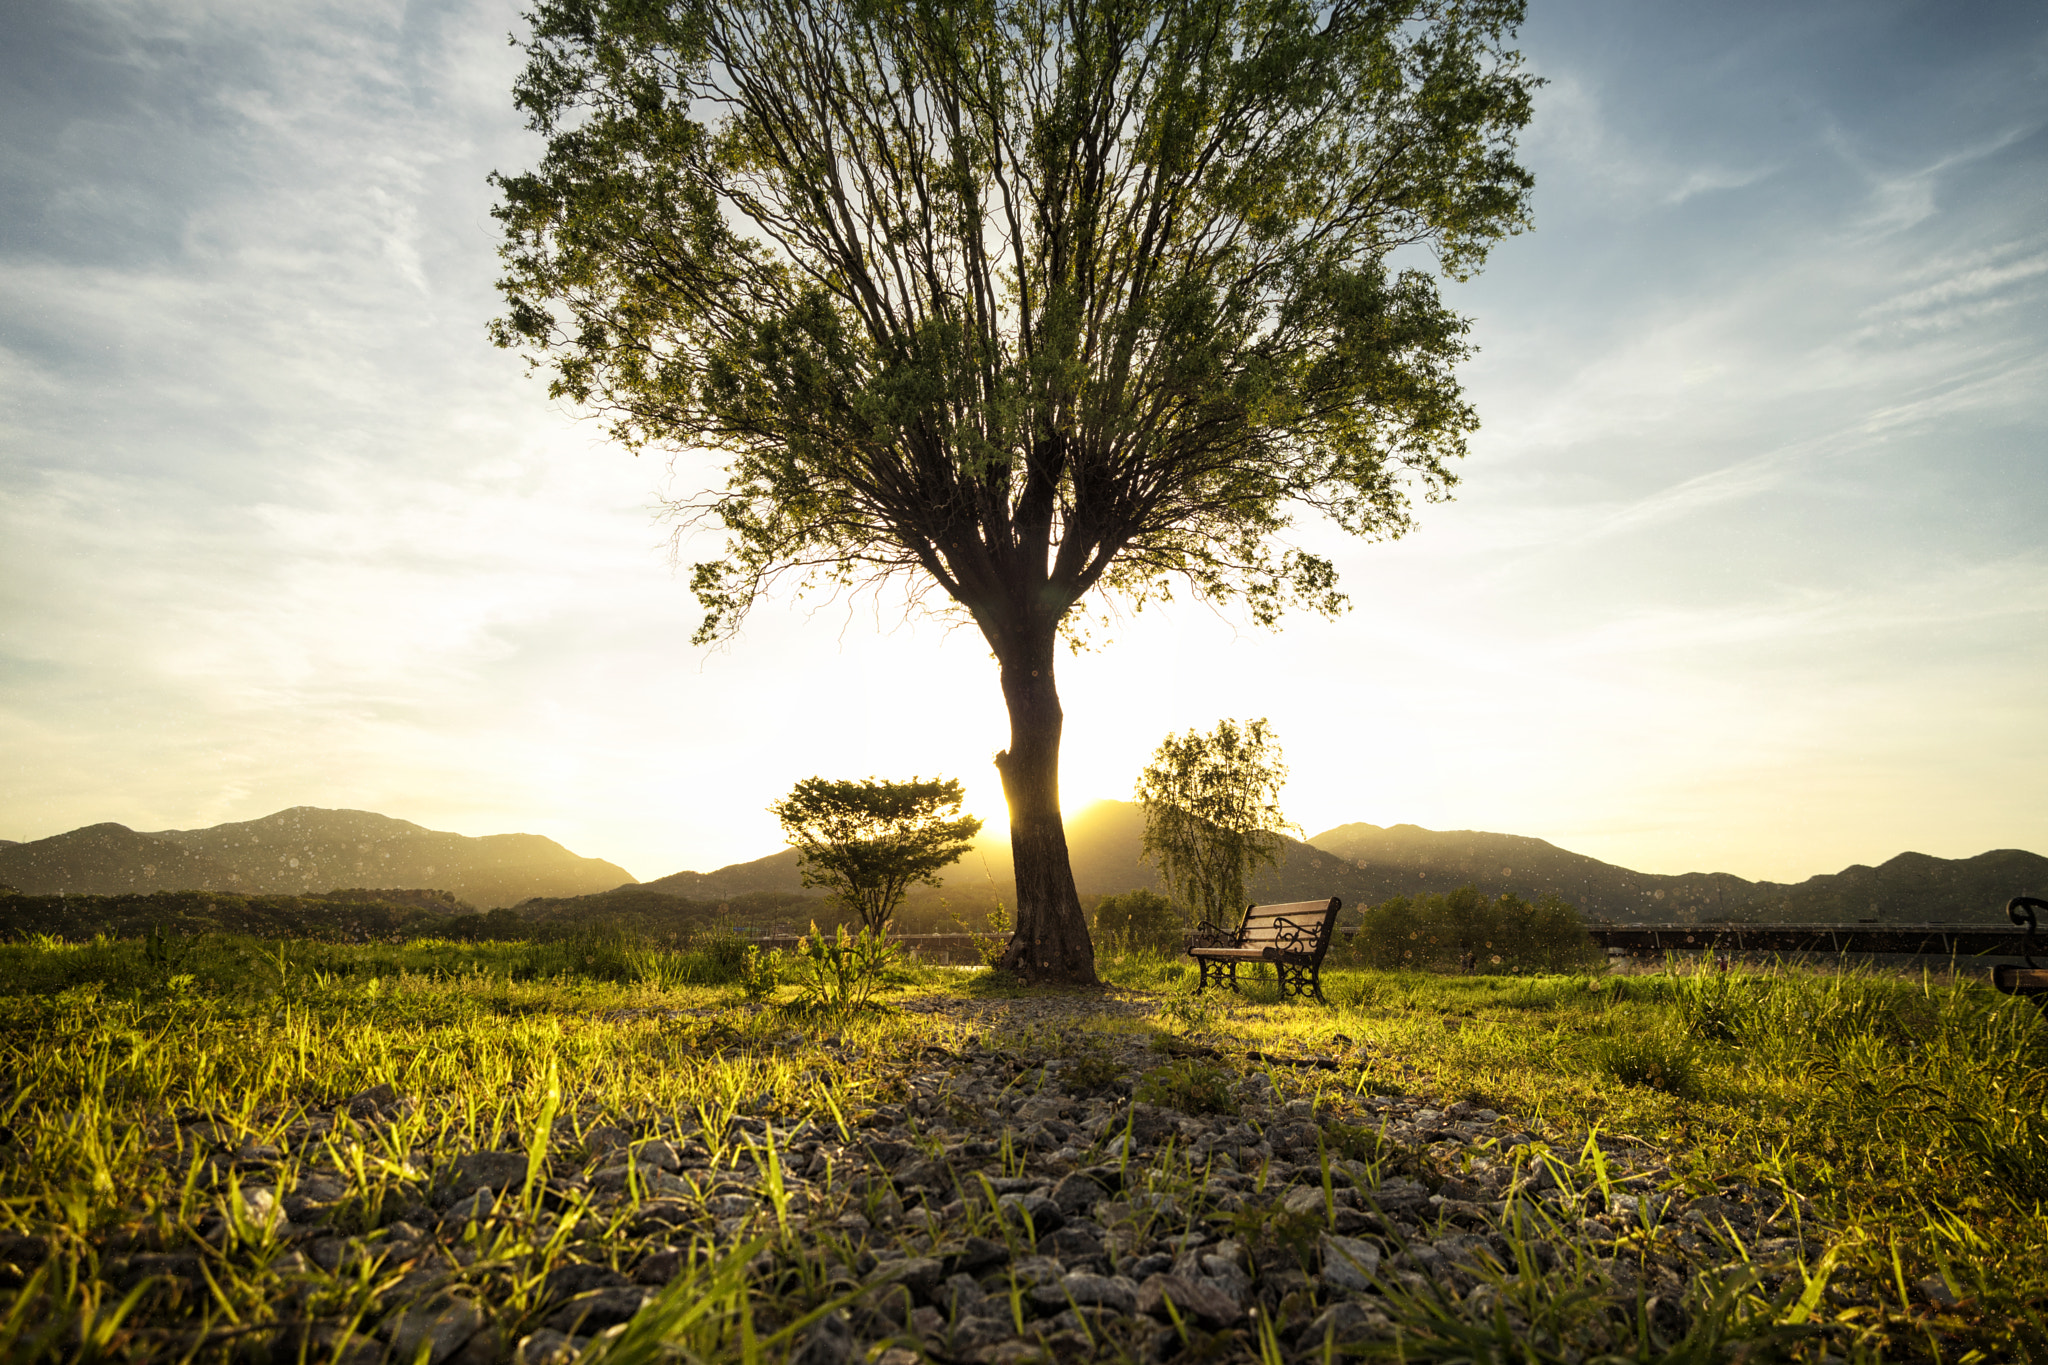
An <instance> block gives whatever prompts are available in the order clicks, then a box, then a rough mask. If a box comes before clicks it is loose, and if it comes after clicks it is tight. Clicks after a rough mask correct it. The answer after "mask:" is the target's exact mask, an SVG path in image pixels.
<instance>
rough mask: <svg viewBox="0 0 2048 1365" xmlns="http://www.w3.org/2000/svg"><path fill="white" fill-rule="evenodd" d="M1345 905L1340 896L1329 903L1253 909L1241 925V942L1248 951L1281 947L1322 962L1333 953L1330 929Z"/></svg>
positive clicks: (1239, 927)
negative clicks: (1326, 954) (1273, 946)
mask: <svg viewBox="0 0 2048 1365" xmlns="http://www.w3.org/2000/svg"><path fill="white" fill-rule="evenodd" d="M1343 906H1344V902H1343V901H1342V900H1340V899H1339V898H1337V897H1336V896H1332V897H1330V899H1328V900H1326V901H1290V902H1289V903H1287V904H1286V905H1254V906H1249V907H1247V908H1246V910H1245V912H1244V923H1243V924H1241V925H1239V926H1238V930H1237V941H1238V943H1239V945H1240V946H1242V947H1246V948H1264V947H1267V946H1268V945H1273V944H1277V945H1280V946H1282V947H1286V948H1289V949H1290V950H1292V951H1294V952H1301V953H1308V954H1310V955H1312V956H1313V957H1314V958H1315V960H1316V961H1317V962H1321V961H1322V960H1323V954H1324V953H1325V952H1327V951H1329V947H1330V930H1331V928H1332V927H1333V926H1334V925H1335V924H1336V923H1337V912H1338V911H1339V910H1340V909H1342V908H1343Z"/></svg>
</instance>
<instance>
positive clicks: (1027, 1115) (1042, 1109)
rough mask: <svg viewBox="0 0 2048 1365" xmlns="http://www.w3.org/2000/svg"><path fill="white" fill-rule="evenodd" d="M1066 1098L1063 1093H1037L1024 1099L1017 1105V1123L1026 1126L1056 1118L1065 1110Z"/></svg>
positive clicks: (1064, 1112)
mask: <svg viewBox="0 0 2048 1365" xmlns="http://www.w3.org/2000/svg"><path fill="white" fill-rule="evenodd" d="M1067 1107H1068V1105H1067V1100H1066V1097H1065V1096H1063V1095H1038V1096H1035V1097H1033V1098H1031V1099H1028V1100H1026V1101H1024V1103H1023V1104H1021V1105H1019V1106H1018V1107H1017V1124H1018V1126H1019V1127H1025V1128H1028V1127H1030V1126H1031V1125H1032V1124H1034V1123H1044V1122H1045V1121H1046V1120H1047V1119H1057V1118H1060V1117H1062V1116H1064V1115H1065V1114H1066V1112H1067Z"/></svg>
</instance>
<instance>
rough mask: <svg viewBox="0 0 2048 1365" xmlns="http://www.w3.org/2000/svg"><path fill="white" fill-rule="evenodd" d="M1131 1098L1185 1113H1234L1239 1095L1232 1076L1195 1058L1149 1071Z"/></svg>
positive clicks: (1139, 1082)
mask: <svg viewBox="0 0 2048 1365" xmlns="http://www.w3.org/2000/svg"><path fill="white" fill-rule="evenodd" d="M1132 1098H1133V1099H1138V1100H1143V1101H1144V1102H1145V1103H1146V1104H1156V1105H1159V1106H1161V1107H1162V1108H1166V1109H1178V1110H1180V1112H1181V1113H1183V1114H1235V1113H1236V1112H1237V1095H1236V1093H1235V1092H1234V1091H1233V1090H1232V1089H1231V1076H1230V1073H1228V1072H1226V1071H1224V1070H1222V1069H1220V1068H1218V1067H1214V1066H1210V1065H1207V1064H1206V1063H1203V1062H1198V1061H1195V1060H1193V1059H1192V1058H1190V1059H1187V1060H1183V1061H1178V1062H1170V1063H1168V1064H1167V1065H1165V1066H1162V1067H1159V1068H1157V1069H1155V1070H1152V1071H1148V1072H1146V1073H1145V1075H1144V1076H1143V1077H1142V1078H1141V1079H1140V1080H1139V1081H1138V1085H1137V1089H1136V1090H1134V1091H1133V1092H1132Z"/></svg>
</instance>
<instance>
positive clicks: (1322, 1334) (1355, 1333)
mask: <svg viewBox="0 0 2048 1365" xmlns="http://www.w3.org/2000/svg"><path fill="white" fill-rule="evenodd" d="M1393 1333H1394V1329H1393V1324H1392V1323H1390V1322H1388V1321H1387V1317H1386V1314H1384V1313H1381V1312H1379V1311H1377V1310H1376V1309H1372V1308H1368V1307H1366V1306H1365V1305H1364V1304H1362V1303H1357V1302H1355V1301H1353V1300H1350V1299H1346V1300H1343V1301H1342V1302H1339V1303H1333V1304H1331V1305H1330V1306H1329V1307H1328V1308H1326V1309H1324V1310H1323V1312H1322V1314H1321V1316H1319V1317H1317V1318H1316V1319H1315V1321H1313V1322H1311V1323H1309V1325H1308V1327H1307V1329H1306V1330H1304V1331H1303V1332H1302V1334H1301V1338H1300V1340H1299V1342H1298V1343H1297V1348H1298V1349H1299V1348H1305V1349H1306V1350H1307V1351H1308V1353H1309V1354H1310V1355H1311V1356H1314V1355H1315V1354H1316V1352H1317V1351H1318V1350H1319V1349H1320V1348H1321V1346H1322V1345H1323V1343H1324V1342H1329V1343H1331V1344H1332V1345H1336V1346H1345V1345H1349V1344H1351V1343H1353V1342H1360V1341H1377V1340H1382V1339H1384V1338H1387V1337H1391V1336H1392V1335H1393Z"/></svg>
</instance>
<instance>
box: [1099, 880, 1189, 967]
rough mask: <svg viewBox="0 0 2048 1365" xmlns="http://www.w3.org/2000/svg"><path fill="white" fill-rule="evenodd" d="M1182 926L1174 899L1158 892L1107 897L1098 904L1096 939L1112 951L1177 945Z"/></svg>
mask: <svg viewBox="0 0 2048 1365" xmlns="http://www.w3.org/2000/svg"><path fill="white" fill-rule="evenodd" d="M1182 928H1183V926H1182V922H1181V915H1180V912H1179V911H1177V910H1175V909H1174V908H1173V902H1172V901H1170V900H1168V899H1167V898H1166V897H1164V896H1162V895H1160V894H1159V893H1158V892H1156V891H1146V890H1142V889H1140V890H1136V891H1126V892H1124V893H1123V894H1122V895H1120V896H1104V897H1103V898H1102V899H1101V900H1100V901H1098V902H1096V905H1095V941H1096V943H1097V944H1098V945H1100V946H1101V947H1104V948H1108V949H1109V950H1111V951H1123V952H1142V951H1145V950H1147V949H1152V950H1159V949H1167V948H1178V947H1179V946H1180V944H1181V934H1182Z"/></svg>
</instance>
